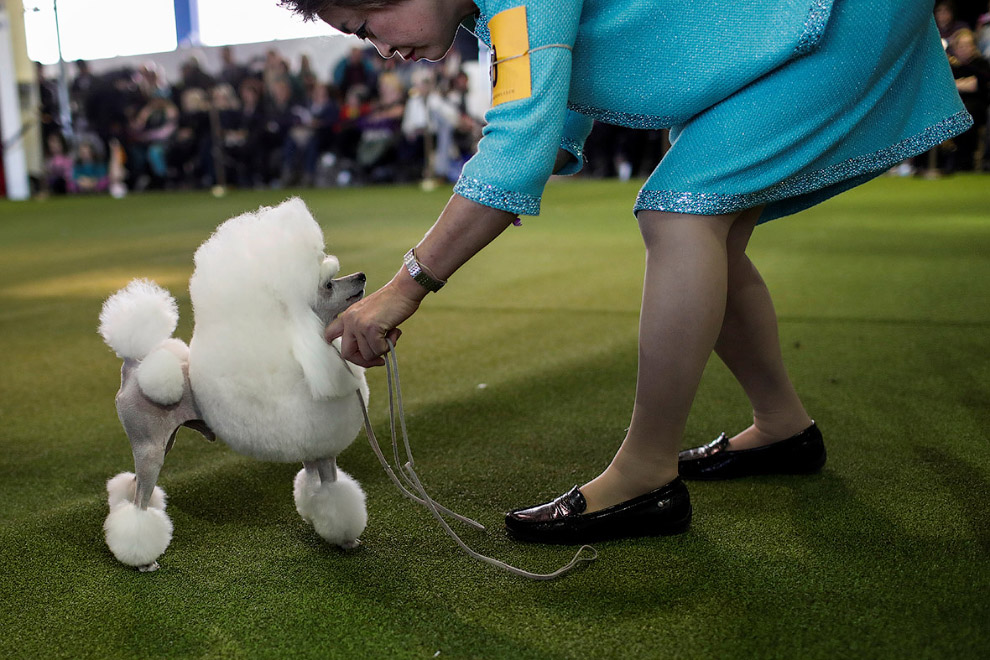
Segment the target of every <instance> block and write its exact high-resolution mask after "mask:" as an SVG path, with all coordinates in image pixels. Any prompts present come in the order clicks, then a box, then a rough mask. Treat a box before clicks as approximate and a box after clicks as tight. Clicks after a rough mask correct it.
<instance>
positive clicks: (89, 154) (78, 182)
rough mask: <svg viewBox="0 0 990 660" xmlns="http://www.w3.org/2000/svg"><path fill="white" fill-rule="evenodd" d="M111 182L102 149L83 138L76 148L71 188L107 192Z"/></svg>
mask: <svg viewBox="0 0 990 660" xmlns="http://www.w3.org/2000/svg"><path fill="white" fill-rule="evenodd" d="M109 183H110V178H109V176H108V175H107V164H106V162H105V160H104V159H103V158H102V150H101V149H100V148H99V147H98V146H97V145H96V144H94V143H93V142H91V141H90V140H82V141H80V142H79V146H78V147H77V148H76V162H75V165H73V167H72V182H71V184H70V187H69V189H70V190H71V191H72V192H78V193H96V192H106V190H107V187H108V185H109Z"/></svg>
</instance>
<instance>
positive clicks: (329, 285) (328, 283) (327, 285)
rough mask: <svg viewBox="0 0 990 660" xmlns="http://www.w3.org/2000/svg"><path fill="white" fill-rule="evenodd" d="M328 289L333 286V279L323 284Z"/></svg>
mask: <svg viewBox="0 0 990 660" xmlns="http://www.w3.org/2000/svg"><path fill="white" fill-rule="evenodd" d="M323 286H324V287H325V288H326V290H327V291H329V290H330V289H332V288H333V280H327V283H326V284H324V285H323Z"/></svg>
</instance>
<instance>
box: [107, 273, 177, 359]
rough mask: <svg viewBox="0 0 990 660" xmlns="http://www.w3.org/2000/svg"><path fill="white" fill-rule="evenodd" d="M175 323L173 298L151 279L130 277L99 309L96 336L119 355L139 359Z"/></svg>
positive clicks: (169, 334) (163, 338) (171, 328)
mask: <svg viewBox="0 0 990 660" xmlns="http://www.w3.org/2000/svg"><path fill="white" fill-rule="evenodd" d="M178 322H179V308H178V306H177V305H176V304H175V298H173V297H172V295H171V294H170V293H169V292H168V291H166V290H165V289H163V288H161V287H160V286H158V285H157V284H155V283H154V282H152V281H150V280H145V279H139V280H132V281H131V282H130V284H128V285H127V286H126V287H124V288H123V289H121V290H120V291H118V292H117V293H115V294H113V295H112V296H110V298H108V299H107V301H106V302H105V303H103V309H102V310H101V311H100V335H102V336H103V341H105V342H106V343H107V345H108V346H109V347H110V348H112V349H113V350H114V351H115V352H116V353H117V355H118V356H119V357H122V358H132V359H137V360H140V359H141V358H143V357H144V356H145V355H147V354H148V353H150V352H151V350H152V349H154V348H155V347H156V346H158V344H160V343H161V342H163V341H164V340H166V339H168V338H169V337H170V336H171V335H172V333H173V332H174V331H175V326H176V325H177V324H178Z"/></svg>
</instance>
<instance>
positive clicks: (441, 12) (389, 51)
mask: <svg viewBox="0 0 990 660" xmlns="http://www.w3.org/2000/svg"><path fill="white" fill-rule="evenodd" d="M476 11H477V7H475V5H474V3H473V2H471V0H399V2H396V3H395V4H391V5H388V6H386V7H368V8H354V7H331V8H329V9H326V10H324V11H323V12H320V18H321V19H323V21H324V22H325V23H327V24H329V25H331V26H332V27H335V28H337V29H338V30H340V31H341V32H345V33H347V34H355V35H357V36H358V37H361V38H364V39H367V40H368V41H370V42H371V43H372V44H374V46H375V48H377V49H378V52H379V53H380V54H381V55H382V57H386V58H388V57H392V55H394V54H395V53H398V54H399V56H400V57H402V59H404V60H439V59H440V58H442V57H443V56H444V55H446V54H447V51H448V50H450V46H451V44H453V43H454V36H455V35H456V34H457V26H458V25H460V23H461V21H463V20H464V19H465V18H467V17H468V16H470V15H472V14H473V13H474V12H476Z"/></svg>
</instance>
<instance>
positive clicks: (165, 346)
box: [137, 338, 189, 406]
mask: <svg viewBox="0 0 990 660" xmlns="http://www.w3.org/2000/svg"><path fill="white" fill-rule="evenodd" d="M188 361H189V347H188V346H186V344H185V342H184V341H182V340H181V339H175V338H170V339H166V340H165V341H164V342H162V343H161V344H159V346H158V348H156V349H154V350H152V351H151V352H150V353H148V354H147V355H146V356H145V357H144V359H143V360H141V364H140V366H138V368H137V381H138V386H139V387H140V388H141V391H142V392H144V394H145V396H147V397H148V398H149V399H151V400H152V401H154V402H156V403H159V404H161V405H163V406H170V405H172V404H174V403H178V402H179V400H180V399H182V394H183V392H184V388H185V374H184V373H183V372H182V365H183V363H185V362H188Z"/></svg>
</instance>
